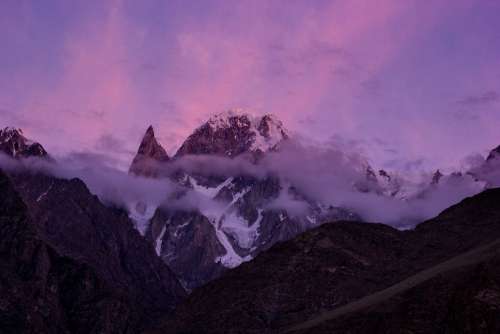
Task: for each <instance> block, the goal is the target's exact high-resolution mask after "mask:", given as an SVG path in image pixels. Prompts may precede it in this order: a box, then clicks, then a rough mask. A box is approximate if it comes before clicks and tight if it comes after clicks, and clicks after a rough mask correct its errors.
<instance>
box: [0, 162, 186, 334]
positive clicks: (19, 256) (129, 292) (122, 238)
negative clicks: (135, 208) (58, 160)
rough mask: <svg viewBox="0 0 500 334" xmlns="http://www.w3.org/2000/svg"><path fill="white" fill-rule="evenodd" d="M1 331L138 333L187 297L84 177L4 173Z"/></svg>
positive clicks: (0, 191) (0, 195)
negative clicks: (94, 194) (92, 190)
mask: <svg viewBox="0 0 500 334" xmlns="http://www.w3.org/2000/svg"><path fill="white" fill-rule="evenodd" d="M0 267H1V270H0V291H1V294H0V306H1V307H0V324H1V326H0V333H137V332H138V331H140V329H141V328H143V327H144V326H146V325H151V324H152V321H154V319H156V318H157V317H158V316H159V315H160V314H164V313H165V312H167V313H169V312H171V311H172V310H173V308H174V307H175V305H176V303H177V302H178V301H180V300H181V299H182V298H184V296H185V292H184V290H183V289H182V287H181V286H180V284H179V283H178V281H177V279H176V278H175V277H174V275H173V274H172V273H171V272H170V270H169V269H168V268H167V267H166V265H165V264H164V263H163V262H162V261H161V260H160V259H159V258H158V257H157V256H156V254H155V253H154V250H153V248H152V247H151V245H150V244H149V243H147V241H146V240H144V239H143V238H142V237H141V236H140V235H139V234H138V232H137V231H136V230H135V229H134V228H133V225H132V223H131V222H130V221H129V220H128V218H127V216H126V214H125V213H123V212H120V210H116V209H111V208H107V207H105V206H104V205H103V204H102V203H100V202H99V200H98V199H97V197H95V196H93V195H91V194H90V192H89V191H88V189H87V188H86V187H85V185H84V184H83V182H81V181H80V180H76V179H75V180H61V179H56V178H53V177H49V176H44V175H40V174H10V175H9V176H7V175H6V174H4V173H3V172H1V171H0Z"/></svg>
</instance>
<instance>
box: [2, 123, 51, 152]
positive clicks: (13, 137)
mask: <svg viewBox="0 0 500 334" xmlns="http://www.w3.org/2000/svg"><path fill="white" fill-rule="evenodd" d="M0 152H2V153H4V154H7V155H8V156H10V157H12V158H15V159H18V158H27V157H48V154H47V151H45V149H44V148H43V146H42V145H40V144H39V143H37V142H34V141H32V140H29V139H28V138H26V137H25V136H24V134H23V130H21V129H18V128H13V127H6V128H4V129H0Z"/></svg>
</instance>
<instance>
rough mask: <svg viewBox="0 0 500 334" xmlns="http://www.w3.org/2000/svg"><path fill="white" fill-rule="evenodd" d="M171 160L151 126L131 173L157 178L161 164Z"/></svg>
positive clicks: (133, 163)
mask: <svg viewBox="0 0 500 334" xmlns="http://www.w3.org/2000/svg"><path fill="white" fill-rule="evenodd" d="M169 160H170V158H169V157H168V155H167V152H166V151H165V149H164V148H163V147H162V146H161V145H160V143H158V141H157V140H156V137H155V133H154V130H153V126H151V125H150V126H149V127H148V129H147V130H146V133H145V134H144V137H143V138H142V141H141V144H140V146H139V149H138V150H137V155H136V156H135V158H134V160H133V161H132V164H131V165H130V169H129V173H131V174H135V175H141V176H146V177H155V176H157V175H158V167H159V163H162V162H167V161H169Z"/></svg>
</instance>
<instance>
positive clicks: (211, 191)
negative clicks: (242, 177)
mask: <svg viewBox="0 0 500 334" xmlns="http://www.w3.org/2000/svg"><path fill="white" fill-rule="evenodd" d="M188 180H189V183H190V184H191V186H192V187H193V189H194V191H196V192H198V193H200V194H202V195H204V196H206V197H208V198H214V197H215V196H217V194H218V193H219V191H220V190H221V189H222V188H224V187H225V186H228V185H229V184H231V182H233V177H229V178H228V179H226V180H225V181H224V182H222V183H221V184H219V185H218V186H217V187H205V186H202V185H200V184H198V182H196V180H195V179H194V178H193V177H191V176H188Z"/></svg>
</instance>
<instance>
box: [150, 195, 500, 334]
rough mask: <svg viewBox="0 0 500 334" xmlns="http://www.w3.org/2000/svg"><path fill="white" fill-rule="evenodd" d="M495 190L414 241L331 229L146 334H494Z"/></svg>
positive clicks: (199, 293)
mask: <svg viewBox="0 0 500 334" xmlns="http://www.w3.org/2000/svg"><path fill="white" fill-rule="evenodd" d="M499 203H500V189H491V190H487V191H485V192H483V193H481V194H479V195H477V196H474V197H471V198H467V199H465V200H463V201H462V202H461V203H459V204H457V205H455V206H453V207H451V208H449V209H447V210H445V211H444V212H443V213H441V214H440V215H439V216H438V217H436V218H434V219H432V220H429V221H427V222H424V223H422V224H420V225H419V226H418V227H417V228H416V229H415V230H412V231H398V230H395V229H393V228H391V227H389V226H385V225H381V224H367V223H355V222H337V223H331V224H325V225H322V226H321V227H319V228H317V229H314V230H311V231H308V232H305V233H303V234H302V235H300V236H298V237H297V238H295V239H293V240H290V241H287V242H283V243H280V244H277V245H275V246H274V247H272V248H271V249H270V250H269V251H267V252H264V253H262V254H261V255H259V256H257V258H256V259H254V260H253V261H251V262H249V263H244V264H242V265H241V266H240V267H238V268H236V269H234V270H232V271H230V272H228V273H227V274H225V275H224V276H223V277H221V278H220V279H218V280H216V281H213V282H211V283H209V284H207V285H206V286H204V287H201V288H200V289H197V290H195V291H194V292H193V294H192V295H191V296H190V297H188V299H187V300H186V301H185V302H184V303H182V304H181V305H180V306H179V307H178V308H177V310H176V312H175V314H174V315H173V316H169V317H166V318H165V319H164V321H163V323H162V325H161V326H159V327H158V328H157V329H156V330H152V331H150V333H282V332H287V331H290V332H294V333H368V332H369V333H498V332H499V331H500V316H499V314H500V255H499V251H500V246H499V238H500V204H499Z"/></svg>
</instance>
